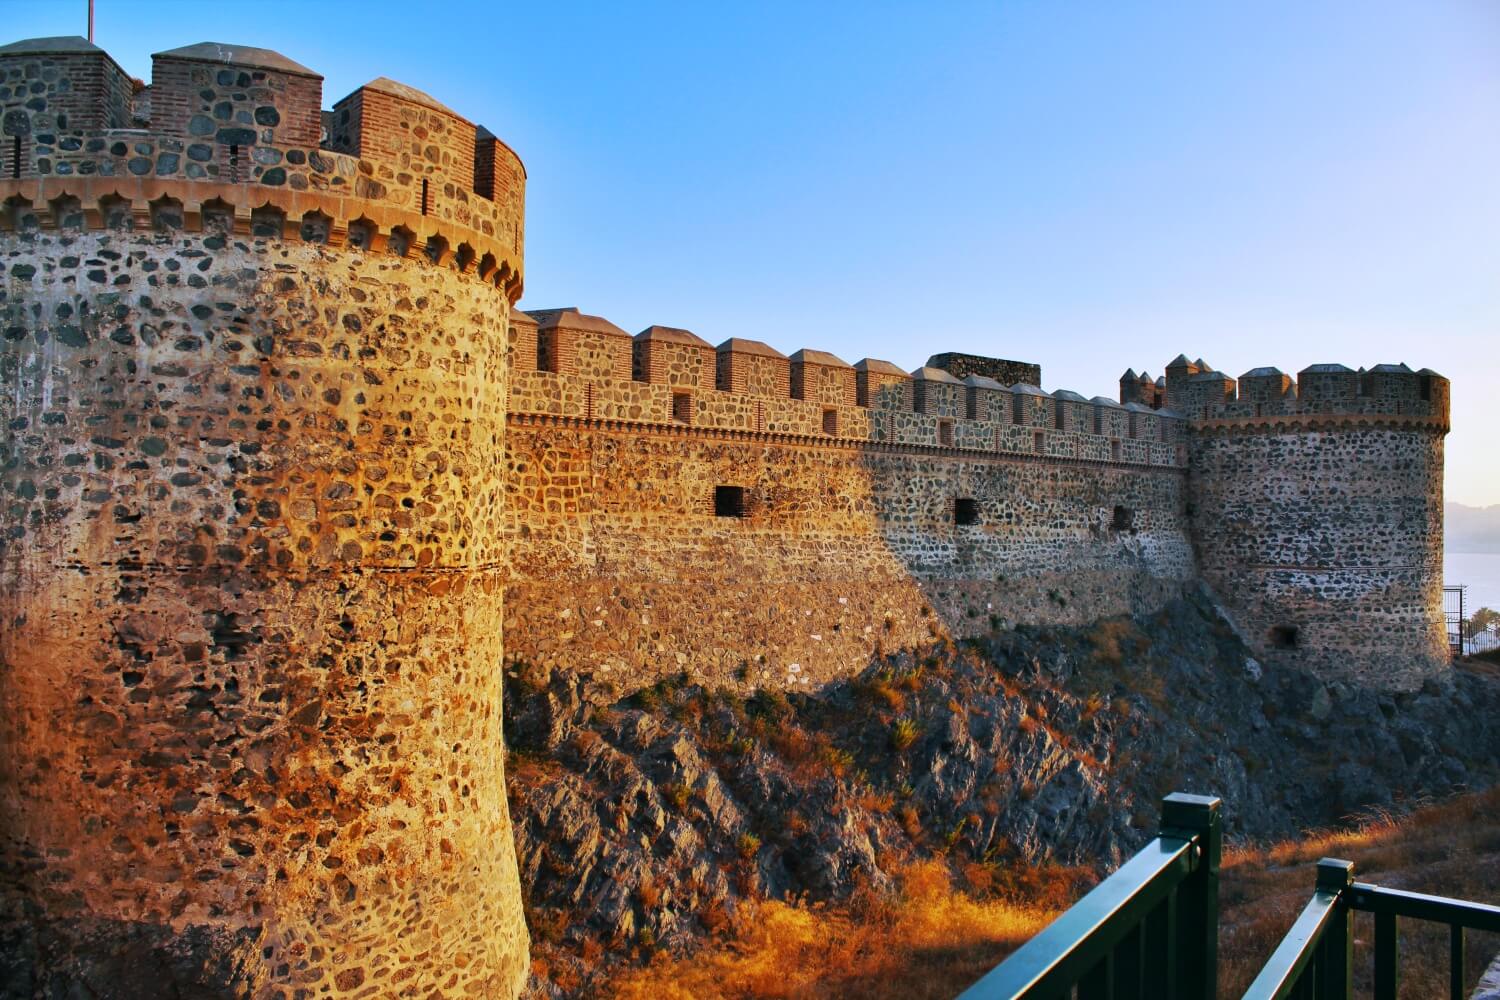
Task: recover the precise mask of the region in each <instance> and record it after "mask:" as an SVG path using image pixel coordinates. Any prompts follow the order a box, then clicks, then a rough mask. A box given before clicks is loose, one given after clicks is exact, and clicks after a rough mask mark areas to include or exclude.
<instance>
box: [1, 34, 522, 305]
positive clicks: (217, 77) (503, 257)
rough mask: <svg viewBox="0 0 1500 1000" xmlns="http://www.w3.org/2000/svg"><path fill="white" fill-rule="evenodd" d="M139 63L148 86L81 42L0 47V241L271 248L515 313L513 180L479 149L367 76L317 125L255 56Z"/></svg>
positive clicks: (307, 100)
mask: <svg viewBox="0 0 1500 1000" xmlns="http://www.w3.org/2000/svg"><path fill="white" fill-rule="evenodd" d="M152 63H153V65H152V80H151V83H150V85H149V86H147V85H144V84H140V83H139V81H132V80H130V78H129V77H128V75H126V74H125V72H124V71H123V70H122V69H121V68H120V67H119V65H118V64H117V63H115V62H114V60H113V59H111V58H110V57H109V56H108V54H106V53H105V52H104V51H103V50H101V49H98V48H97V47H95V46H93V45H91V44H90V43H89V42H87V41H85V40H83V39H81V38H60V39H33V40H29V41H23V42H16V43H14V44H11V45H7V46H4V47H3V48H0V133H3V148H0V229H9V230H12V231H26V230H28V229H34V228H35V229H48V228H63V229H65V228H69V227H74V228H76V227H77V226H79V225H81V226H82V227H86V228H118V227H121V226H128V227H131V228H134V229H138V230H139V229H148V228H149V229H157V230H162V231H171V230H174V229H186V230H187V231H190V232H191V231H197V230H200V229H202V228H204V227H205V226H212V225H222V226H224V227H226V228H229V229H231V230H232V231H233V232H235V233H238V234H240V235H259V236H265V235H268V234H270V233H271V232H273V231H274V232H275V233H276V234H277V236H278V237H281V236H282V235H285V236H288V237H291V238H304V239H307V240H309V241H310V242H324V243H330V244H332V245H334V246H345V245H347V246H350V247H353V248H356V249H363V250H373V251H376V252H388V253H392V254H394V255H396V256H402V257H410V258H413V259H421V258H423V257H425V258H426V259H428V260H429V261H431V262H433V263H436V264H442V265H447V266H452V267H455V268H457V269H458V270H460V271H464V272H466V273H468V272H472V273H473V274H474V275H475V276H477V277H479V278H481V279H483V280H488V281H491V282H493V283H495V284H497V285H500V286H503V287H504V288H505V290H506V293H507V295H508V297H509V298H510V299H511V300H512V301H513V300H514V299H515V298H517V297H519V295H520V291H521V273H522V271H521V261H522V253H523V242H524V223H523V218H524V212H523V205H524V197H525V169H524V167H523V166H522V165H521V162H520V160H519V158H517V157H516V156H515V154H514V153H513V152H511V151H510V150H509V149H508V148H507V147H505V146H504V144H503V143H500V142H499V141H498V140H497V139H495V138H494V136H493V135H491V134H489V133H488V132H484V131H483V130H480V129H477V128H476V127H475V126H474V125H473V124H472V123H469V122H468V121H466V120H465V119H463V118H462V117H460V116H458V115H457V114H455V113H454V112H452V111H450V110H449V109H447V108H445V107H444V106H443V105H441V104H439V103H438V102H436V101H434V100H433V99H432V98H430V97H428V96H427V95H425V94H423V93H422V92H421V91H418V90H415V89H414V88H411V87H407V86H404V85H402V84H399V83H396V82H394V81H392V80H388V79H386V78H384V77H381V78H379V79H376V80H374V81H372V82H370V83H369V84H366V85H365V86H364V87H361V88H359V89H358V90H356V91H355V92H354V93H353V94H351V95H349V96H348V97H346V98H344V99H343V100H342V101H340V102H338V104H337V105H335V108H334V110H333V111H332V112H329V113H325V112H323V111H322V110H321V101H322V77H321V76H319V75H318V74H316V73H314V72H313V71H312V70H309V69H307V68H306V67H304V66H301V65H299V64H297V63H295V62H293V61H292V60H289V59H287V58H286V57H284V56H281V55H280V54H278V53H275V52H269V51H267V50H264V49H255V48H248V47H240V46H231V45H224V44H219V43H210V42H205V43H200V44H198V45H191V46H187V47H184V48H179V49H172V50H170V51H166V52H160V53H157V54H156V55H155V56H153V57H152ZM325 118H326V119H327V122H326V125H325ZM481 133H482V134H481Z"/></svg>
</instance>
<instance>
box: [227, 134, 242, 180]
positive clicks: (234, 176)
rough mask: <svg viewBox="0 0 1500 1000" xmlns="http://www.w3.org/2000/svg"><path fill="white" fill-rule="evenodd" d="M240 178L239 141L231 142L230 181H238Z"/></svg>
mask: <svg viewBox="0 0 1500 1000" xmlns="http://www.w3.org/2000/svg"><path fill="white" fill-rule="evenodd" d="M239 179H240V147H239V145H238V144H237V143H232V142H231V143H230V144H229V181H230V183H231V184H233V183H237V182H238V181H239Z"/></svg>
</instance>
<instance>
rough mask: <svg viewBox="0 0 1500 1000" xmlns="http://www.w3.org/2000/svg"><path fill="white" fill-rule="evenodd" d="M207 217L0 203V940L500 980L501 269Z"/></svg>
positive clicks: (512, 939) (213, 977)
mask: <svg viewBox="0 0 1500 1000" xmlns="http://www.w3.org/2000/svg"><path fill="white" fill-rule="evenodd" d="M214 238H215V237H213V236H211V235H207V234H195V235H191V236H189V235H184V234H179V235H178V236H176V237H175V238H172V239H163V238H162V237H160V236H158V235H157V234H155V233H150V232H145V233H139V234H132V233H129V232H123V231H122V232H115V233H107V232H106V233H101V232H85V233H73V234H65V235H64V234H54V233H41V234H36V235H25V236H20V235H15V234H3V235H0V261H4V262H5V263H6V264H8V265H9V264H13V263H15V262H18V261H22V260H24V261H26V262H27V264H26V268H27V270H24V271H23V270H22V269H18V268H15V267H11V268H10V269H9V277H8V280H7V281H6V283H5V285H4V286H3V291H4V298H3V301H0V316H3V322H0V326H3V327H5V328H7V329H10V330H12V331H13V333H14V335H13V336H11V337H9V338H7V339H6V340H4V342H3V353H0V373H3V377H4V379H5V382H6V384H7V385H8V386H10V387H11V398H10V406H11V421H10V424H9V428H10V430H9V431H8V433H7V436H6V437H5V439H4V442H3V445H0V491H3V497H4V506H3V511H0V515H3V520H0V526H3V540H0V579H3V581H4V585H3V587H0V616H3V620H4V621H5V623H6V626H5V628H4V629H3V631H0V759H3V761H4V767H0V859H3V866H4V874H5V878H4V882H3V884H4V891H3V892H0V897H3V906H4V910H5V911H6V913H8V914H9V915H10V916H12V917H13V918H14V917H19V916H22V911H21V910H20V909H19V908H21V907H24V908H25V910H24V919H25V922H26V924H27V926H28V927H29V928H30V929H29V930H24V931H11V932H7V933H8V936H9V939H10V940H11V941H12V942H16V947H18V948H21V949H23V952H22V954H21V955H20V957H15V958H12V959H10V961H12V962H19V963H20V964H22V965H25V964H28V963H27V962H26V960H25V957H24V954H25V949H31V953H32V954H34V955H36V956H37V961H36V962H35V963H32V974H33V975H34V977H36V978H37V981H38V982H40V983H43V984H45V983H54V982H57V981H59V980H58V978H57V977H62V978H63V980H69V979H72V980H76V981H78V982H95V981H97V982H103V983H109V982H110V981H112V980H113V979H114V978H115V975H114V973H113V972H112V971H111V970H112V969H114V968H115V967H116V965H121V967H123V966H125V965H128V966H130V967H131V968H133V969H135V970H137V971H136V972H133V973H132V975H156V976H160V977H162V979H163V982H169V983H171V984H172V986H173V988H175V989H178V990H180V991H182V995H205V996H206V995H222V996H229V995H233V996H239V995H243V994H244V993H245V992H248V991H249V987H247V986H246V985H245V984H247V983H256V984H264V988H265V989H267V990H273V991H274V990H281V989H287V988H289V987H290V986H291V985H292V984H294V983H295V984H297V988H298V989H304V988H305V989H314V988H316V989H319V990H321V989H322V988H323V987H329V988H330V990H331V994H332V995H352V994H355V993H361V991H369V990H371V989H373V990H374V991H376V992H380V993H385V994H388V995H391V994H396V993H400V992H404V991H405V990H406V989H407V988H408V986H411V985H414V984H418V983H420V984H422V991H423V993H424V994H426V993H431V992H433V991H437V992H439V993H442V994H444V995H452V996H474V995H484V996H500V995H507V994H510V993H512V992H513V991H515V990H516V989H518V988H519V986H520V984H521V982H522V981H523V980H524V978H525V976H526V974H527V959H526V940H527V939H526V931H525V927H524V925H523V923H522V920H521V914H520V910H519V897H518V892H517V883H516V874H515V859H514V852H513V847H512V839H511V835H510V825H509V820H508V816H507V809H506V802H505V797H504V773H503V767H502V750H501V739H502V737H501V732H500V698H501V690H500V678H499V675H498V672H497V671H496V669H495V668H496V665H497V664H498V663H499V662H500V660H501V642H500V637H501V619H502V610H501V605H502V591H503V580H502V577H501V574H500V572H499V571H498V569H497V566H498V565H499V564H500V562H501V551H500V548H499V546H500V545H501V544H502V540H503V531H502V526H501V523H500V518H501V505H502V503H503V499H504V492H503V490H502V489H500V487H499V479H498V477H499V475H500V470H501V468H502V463H503V452H502V448H503V438H504V410H503V394H501V393H497V392H495V391H494V388H493V387H494V386H495V385H503V384H504V378H505V363H506V362H505V351H504V336H505V333H504V331H505V322H506V311H507V303H506V300H505V297H504V295H503V294H502V293H501V292H500V291H499V290H498V289H497V288H496V287H495V286H494V285H493V284H492V283H490V282H488V281H484V280H479V279H477V278H476V277H474V276H472V275H469V276H465V275H461V274H459V273H458V272H456V271H454V270H452V269H448V268H438V267H433V266H431V265H427V264H420V265H419V264H415V263H409V262H403V261H401V260H399V259H398V258H394V257H391V256H388V255H369V256H366V255H364V254H361V253H358V252H354V251H348V250H328V249H326V248H324V247H321V246H314V245H308V244H292V243H282V242H280V241H277V240H272V241H252V240H249V239H247V238H244V237H235V238H234V239H233V240H232V241H231V242H229V243H227V244H226V243H224V242H223V241H222V240H221V241H220V242H219V243H218V244H217V245H216V246H215V247H213V248H209V247H208V246H207V243H208V241H209V240H212V239H214ZM79 261H82V262H85V263H84V264H83V267H84V268H85V270H87V269H89V268H97V269H98V270H99V271H100V272H101V275H102V280H101V281H100V282H99V283H97V284H95V283H92V282H91V283H89V284H87V285H84V284H83V283H82V282H80V281H76V280H75V276H76V275H77V273H78V268H79V264H78V263H77V262H79ZM23 274H24V277H23V276H22V275H23ZM199 276H203V278H204V280H201V281H199V280H195V279H197V278H198V277H199ZM120 330H125V331H126V332H128V333H130V334H131V336H129V337H118V336H113V335H111V334H113V333H116V332H118V331H120ZM80 921H82V922H83V925H85V929H84V930H81V931H80V930H78V929H77V928H75V927H74V925H75V924H78V923H79V922H80ZM168 928H170V929H171V930H168ZM194 928H196V930H195V929H194ZM173 934H176V935H178V937H177V939H176V940H173V937H172V936H173ZM18 935H19V936H18ZM80 935H82V936H80ZM27 942H30V943H27ZM377 942H378V944H379V947H375V948H371V947H369V945H372V944H375V943H377ZM110 956H116V957H114V958H112V957H110ZM151 956H157V957H151ZM112 963H114V964H112ZM152 969H156V970H157V971H155V972H151V971H150V970H152ZM403 984H405V985H403ZM256 988H257V989H259V988H260V987H259V986H257V987H256ZM103 989H104V992H102V993H101V994H100V995H114V996H125V995H142V994H139V993H135V994H132V993H129V992H128V991H127V992H114V993H111V992H109V988H108V987H104V988H103ZM115 989H117V990H124V989H125V988H124V987H123V986H118V985H117V986H116V987H115Z"/></svg>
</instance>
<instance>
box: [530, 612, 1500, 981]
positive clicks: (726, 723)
mask: <svg viewBox="0 0 1500 1000" xmlns="http://www.w3.org/2000/svg"><path fill="white" fill-rule="evenodd" d="M507 685H508V691H507V694H508V699H507V704H508V705H509V706H512V708H511V712H510V717H509V719H508V720H507V737H508V741H509V745H510V748H511V767H512V780H511V786H510V794H511V807H512V811H513V815H514V818H515V823H516V831H517V841H518V842H517V850H518V855H519V858H520V865H521V871H522V879H521V881H522V884H523V885H524V886H527V887H528V892H529V898H528V900H527V905H528V918H529V923H530V926H531V928H532V931H533V934H534V935H535V936H536V937H537V938H538V939H539V946H538V947H539V949H540V952H541V954H542V955H543V956H544V957H545V958H546V959H547V960H548V961H550V962H552V963H554V964H555V963H558V962H563V963H567V962H570V961H571V962H573V963H574V964H575V972H578V973H582V974H583V976H584V978H583V980H582V981H583V983H584V989H585V990H587V989H589V988H590V985H589V983H590V980H589V979H588V978H587V975H588V973H587V972H586V971H584V970H588V969H595V970H597V969H598V968H599V967H601V966H603V967H607V965H608V962H607V961H601V957H602V955H604V954H605V953H606V951H607V952H608V954H610V955H612V956H617V957H618V956H622V955H626V954H629V953H631V952H632V951H634V953H636V954H641V953H643V952H644V951H649V950H650V949H651V948H654V947H660V946H671V947H681V946H690V944H691V942H692V941H693V939H694V938H695V937H697V936H699V935H703V934H706V933H711V932H712V931H714V930H715V929H716V928H718V927H720V926H722V924H723V923H724V921H725V918H726V916H727V915H728V914H730V913H732V912H733V910H734V908H735V906H736V904H737V903H738V902H739V901H740V900H742V899H745V898H747V897H751V896H756V895H767V896H772V897H783V896H806V897H809V898H813V899H839V898H843V897H845V896H847V895H848V894H849V893H850V892H852V891H853V890H854V889H855V888H856V887H857V886H861V885H874V886H877V887H878V886H881V885H884V884H886V883H887V881H888V879H889V873H890V872H891V870H892V869H893V868H894V866H897V865H899V864H901V863H903V862H905V861H908V860H911V859H912V858H914V857H922V856H931V855H945V856H947V857H948V858H949V859H950V860H951V861H952V862H953V863H954V864H955V865H972V864H983V865H987V866H991V867H993V868H994V869H995V871H996V872H997V875H998V876H999V877H1000V878H1002V879H1005V878H1009V879H1013V880H1014V879H1020V878H1024V871H1025V869H1026V867H1027V866H1028V865H1031V864H1035V863H1040V862H1046V861H1055V862H1062V863H1068V864H1081V865H1088V866H1094V867H1096V868H1097V869H1099V870H1107V869H1110V868H1112V867H1114V866H1115V865H1116V864H1118V863H1119V861H1120V860H1122V859H1123V857H1125V856H1126V855H1128V854H1129V853H1130V852H1131V851H1133V850H1134V849H1135V848H1137V847H1138V846H1140V845H1141V844H1142V843H1143V842H1144V841H1145V840H1146V839H1147V838H1148V837H1149V835H1150V833H1151V831H1152V830H1153V829H1154V823H1155V818H1156V803H1157V799H1158V797H1159V796H1160V795H1161V794H1163V793H1164V792H1166V791H1169V790H1172V789H1183V790H1188V791H1194V792H1205V793H1213V794H1216V795H1220V796H1222V797H1223V798H1224V800H1225V806H1226V813H1227V815H1226V819H1227V824H1228V832H1229V836H1230V837H1231V838H1236V837H1239V838H1247V837H1255V838H1259V837H1270V836H1285V835H1291V834H1295V833H1296V832H1297V831H1299V830H1301V829H1303V828H1305V827H1307V826H1309V825H1317V824H1328V823H1335V822H1338V821H1339V820H1341V819H1343V818H1346V817H1348V816H1350V815H1352V814H1357V813H1359V812H1360V811H1362V810H1368V809H1370V808H1372V807H1393V806H1394V807H1397V808H1399V807H1400V806H1401V804H1403V803H1404V802H1409V801H1413V800H1416V799H1418V798H1420V797H1423V796H1434V795H1441V794H1444V793H1447V792H1450V791H1456V790H1459V789H1462V788H1466V787H1475V786H1480V785H1483V784H1488V783H1490V782H1492V781H1493V780H1494V779H1495V776H1496V773H1497V763H1500V724H1497V723H1496V722H1494V721H1492V720H1495V719H1497V718H1500V676H1497V675H1495V674H1486V673H1480V672H1476V671H1472V670H1465V669H1458V670H1455V671H1453V672H1452V673H1451V675H1450V676H1448V677H1447V678H1445V679H1444V680H1443V681H1441V682H1430V683H1429V684H1428V686H1427V687H1425V688H1423V689H1422V690H1420V691H1418V692H1415V693H1411V694H1395V695H1386V694H1374V693H1371V692H1369V691H1367V690H1364V689H1360V688H1356V687H1353V686H1346V685H1341V684H1337V683H1334V684H1327V683H1324V682H1322V681H1320V680H1317V679H1315V678H1314V677H1312V676H1311V675H1309V674H1305V673H1300V672H1296V671H1292V670H1286V669H1281V668H1272V667H1263V666H1262V665H1260V664H1259V663H1257V662H1256V661H1255V660H1253V659H1252V658H1251V657H1250V656H1249V654H1248V653H1247V650H1246V647H1245V645H1244V644H1243V642H1242V641H1241V639H1240V638H1239V637H1238V636H1237V635H1236V634H1235V632H1234V631H1233V629H1232V628H1231V627H1230V626H1229V624H1228V623H1227V621H1226V620H1225V619H1224V618H1223V617H1222V615H1221V614H1220V612H1219V610H1218V609H1217V607H1216V606H1215V605H1214V604H1213V602H1212V601H1211V600H1210V599H1209V598H1208V597H1207V596H1206V595H1205V594H1204V593H1202V592H1201V591H1194V592H1190V593H1188V594H1186V595H1185V596H1184V597H1183V598H1182V599H1180V600H1178V601H1176V602H1174V603H1172V604H1170V605H1169V606H1168V607H1167V608H1165V609H1164V610H1162V611H1160V612H1159V613H1157V614H1154V615H1152V616H1150V617H1143V618H1131V617H1118V618H1111V619H1107V620H1104V621H1101V622H1097V623H1095V624H1092V625H1089V626H1082V627H1052V628H1031V627H1021V628H1016V629H1004V630H996V631H992V632H990V633H989V634H987V635H985V636H982V637H980V638H976V639H972V640H968V641H965V642H962V643H958V644H954V643H951V642H948V641H945V640H942V639H934V640H933V641H932V643H931V644H929V645H928V646H927V647H925V648H923V649H920V650H917V651H902V652H899V653H892V654H888V655H883V656H881V657H878V658H877V659H876V660H875V661H874V662H872V663H871V664H870V666H869V667H868V669H866V670H865V671H864V672H863V673H862V674H860V675H859V676H858V677H857V678H855V679H853V680H850V681H847V682H840V683H836V684H833V685H830V686H827V687H824V688H823V689H821V690H819V691H817V692H816V693H810V694H792V695H781V694H766V693H762V694H758V695H755V696H753V697H751V698H749V699H747V700H742V699H741V698H740V697H739V696H737V695H735V694H733V693H731V692H730V691H728V690H726V689H708V688H705V687H702V686H698V685H696V684H692V683H689V682H688V681H687V680H686V678H684V679H683V680H681V681H675V682H674V681H667V682H663V683H660V684H657V685H656V686H655V687H652V688H649V689H645V690H643V691H639V692H636V693H635V694H633V695H631V696H630V697H627V698H623V699H620V698H617V697H616V696H615V695H614V693H613V689H612V688H611V687H610V686H609V685H608V684H605V683H601V682H599V681H598V680H597V679H596V678H591V677H585V676H578V675H570V674H565V673H563V672H561V671H557V672H553V673H550V674H548V673H544V672H542V671H538V670H534V669H530V668H528V667H526V666H525V665H521V666H520V667H518V668H515V669H513V670H512V671H511V676H509V677H508V678H507ZM594 984H595V985H597V980H595V981H594ZM533 991H534V992H535V993H536V994H537V995H547V994H548V993H549V989H548V987H547V984H546V983H545V982H534V983H533Z"/></svg>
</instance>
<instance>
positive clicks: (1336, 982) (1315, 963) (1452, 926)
mask: <svg viewBox="0 0 1500 1000" xmlns="http://www.w3.org/2000/svg"><path fill="white" fill-rule="evenodd" d="M1356 911H1359V912H1364V913H1373V914H1374V915H1375V1000H1396V988H1397V986H1398V984H1399V982H1400V978H1401V942H1400V937H1399V927H1398V925H1397V920H1398V919H1399V918H1401V917H1406V918H1408V919H1412V920H1429V921H1432V922H1434V923H1440V924H1447V925H1448V942H1449V945H1448V995H1449V996H1450V997H1452V998H1453V1000H1463V997H1464V996H1465V995H1466V994H1465V992H1464V952H1465V944H1466V942H1465V932H1466V931H1470V930H1477V931H1493V932H1500V906H1487V905H1485V904H1483V903H1471V902H1469V901H1467V900H1462V899H1449V898H1447V897H1445V896H1428V895H1424V894H1422V893H1420V892H1403V891H1402V890H1400V889H1387V888H1384V887H1383V886H1378V885H1367V884H1366V883H1364V882H1356V881H1354V865H1353V864H1351V863H1350V862H1348V861H1338V860H1335V859H1333V858H1324V859H1323V860H1322V861H1319V862H1318V880H1317V886H1316V888H1315V890H1314V891H1313V898H1312V899H1311V900H1310V901H1309V902H1308V904H1307V906H1305V907H1304V908H1303V910H1302V914H1301V916H1299V917H1298V918H1297V922H1296V923H1294V924H1293V925H1292V929H1291V930H1289V931H1287V934H1286V937H1284V938H1282V939H1281V944H1280V945H1278V946H1277V948H1276V951H1275V952H1274V953H1272V955H1271V958H1270V961H1268V962H1267V963H1266V964H1265V967H1264V968H1262V969H1261V971H1260V975H1258V976H1256V978H1255V982H1253V983H1251V984H1250V989H1249V990H1247V991H1246V993H1245V1000H1281V998H1283V997H1293V998H1296V1000H1334V998H1337V1000H1349V997H1350V996H1351V993H1352V989H1353V979H1354V934H1353V923H1354V913H1355V912H1356Z"/></svg>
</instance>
